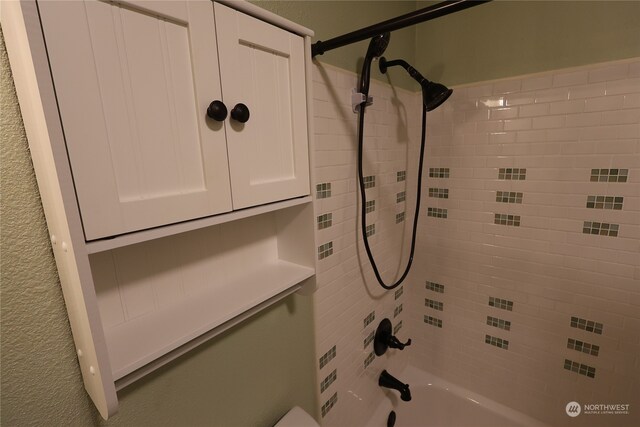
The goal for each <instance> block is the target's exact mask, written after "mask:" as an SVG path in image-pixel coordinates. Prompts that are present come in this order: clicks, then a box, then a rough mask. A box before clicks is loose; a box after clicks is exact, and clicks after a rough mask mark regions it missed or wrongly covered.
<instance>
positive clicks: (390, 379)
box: [378, 369, 411, 402]
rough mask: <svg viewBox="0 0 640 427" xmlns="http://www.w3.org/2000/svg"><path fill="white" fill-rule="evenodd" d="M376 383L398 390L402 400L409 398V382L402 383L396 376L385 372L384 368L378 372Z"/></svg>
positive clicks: (408, 399) (406, 400)
mask: <svg viewBox="0 0 640 427" xmlns="http://www.w3.org/2000/svg"><path fill="white" fill-rule="evenodd" d="M378 385H379V386H380V387H385V388H391V389H394V390H398V391H399V392H400V399H402V400H404V401H405V402H408V401H410V400H411V390H409V384H404V383H402V382H401V381H400V380H398V379H397V378H396V377H394V376H393V375H391V374H390V373H389V372H387V370H386V369H385V370H384V371H382V373H381V374H380V378H379V379H378Z"/></svg>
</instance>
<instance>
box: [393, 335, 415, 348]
mask: <svg viewBox="0 0 640 427" xmlns="http://www.w3.org/2000/svg"><path fill="white" fill-rule="evenodd" d="M410 345H411V338H409V339H408V340H407V342H405V343H402V342H400V340H399V339H398V338H396V336H395V335H392V336H391V337H390V338H389V347H391V348H397V349H398V350H404V348H405V347H407V346H410Z"/></svg>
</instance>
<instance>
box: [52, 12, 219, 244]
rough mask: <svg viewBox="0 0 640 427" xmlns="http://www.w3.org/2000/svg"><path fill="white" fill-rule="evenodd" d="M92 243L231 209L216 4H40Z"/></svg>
mask: <svg viewBox="0 0 640 427" xmlns="http://www.w3.org/2000/svg"><path fill="white" fill-rule="evenodd" d="M39 5H40V6H39V7H40V13H41V19H42V24H43V29H44V34H45V40H46V43H47V49H48V52H49V55H50V63H51V70H52V74H53V81H54V85H55V88H56V94H57V97H58V103H59V107H60V114H61V118H62V123H63V127H64V133H65V139H66V144H67V149H68V152H69V159H70V162H71V169H72V171H73V177H74V182H75V186H76V192H77V196H78V202H79V205H80V211H81V214H82V221H83V226H84V230H85V237H86V239H87V240H92V239H96V238H101V237H106V236H111V235H115V234H121V233H126V232H130V231H134V230H140V229H145V228H150V227H155V226H159V225H164V224H169V223H174V222H179V221H184V220H188V219H193V218H198V217H203V216H207V215H211V214H215V213H220V212H225V211H230V210H231V195H230V185H229V170H228V162H227V152H226V139H225V129H224V127H223V124H222V123H219V122H215V121H211V119H208V118H207V117H206V110H207V106H208V105H209V103H210V102H211V101H213V100H215V99H221V95H222V94H221V89H220V78H219V77H220V76H219V70H218V61H217V47H216V39H215V25H214V17H213V7H212V4H211V2H210V1H208V0H203V1H190V2H186V1H127V2H102V1H82V2H78V1H40V2H39Z"/></svg>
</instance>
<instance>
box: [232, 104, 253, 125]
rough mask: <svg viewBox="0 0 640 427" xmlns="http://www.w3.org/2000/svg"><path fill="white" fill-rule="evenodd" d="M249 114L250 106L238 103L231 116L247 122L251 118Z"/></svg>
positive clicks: (236, 119) (241, 121)
mask: <svg viewBox="0 0 640 427" xmlns="http://www.w3.org/2000/svg"><path fill="white" fill-rule="evenodd" d="M249 116H250V113H249V107H247V106H246V105H244V104H242V103H240V104H236V106H235V107H233V110H231V118H232V119H233V120H235V121H238V122H240V123H246V122H247V121H248V120H249Z"/></svg>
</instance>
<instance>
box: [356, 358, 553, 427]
mask: <svg viewBox="0 0 640 427" xmlns="http://www.w3.org/2000/svg"><path fill="white" fill-rule="evenodd" d="M400 378H403V379H404V380H405V381H407V382H408V383H409V384H410V385H411V395H412V397H413V398H412V399H411V401H410V402H402V401H401V400H400V399H399V398H398V397H397V396H396V395H397V393H394V392H392V391H388V392H387V396H388V397H389V398H388V399H385V401H384V402H383V404H382V405H380V406H379V407H378V409H377V410H376V412H375V413H374V414H373V416H372V417H371V419H370V420H369V423H368V424H367V427H383V426H386V425H387V418H388V416H389V413H390V412H391V411H392V410H393V411H395V413H396V424H395V427H544V426H547V425H546V424H544V423H542V422H540V421H538V420H536V419H534V418H532V417H530V416H528V415H525V414H523V413H521V412H518V411H516V410H514V409H511V408H509V407H507V406H505V405H502V404H500V403H497V402H495V401H492V400H490V399H487V398H486V397H483V396H481V395H479V394H476V393H473V392H471V391H469V390H466V389H464V388H462V387H459V386H456V385H454V384H451V383H449V382H447V381H445V380H443V379H441V378H438V377H436V376H434V375H431V374H429V373H426V372H424V371H421V370H419V369H417V368H415V367H413V366H408V367H407V368H406V369H405V370H404V372H403V373H402V375H401V376H400Z"/></svg>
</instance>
